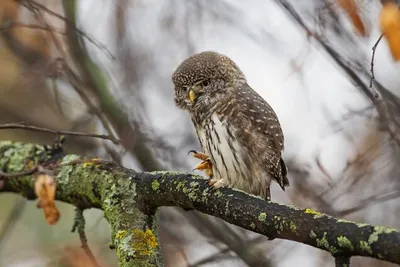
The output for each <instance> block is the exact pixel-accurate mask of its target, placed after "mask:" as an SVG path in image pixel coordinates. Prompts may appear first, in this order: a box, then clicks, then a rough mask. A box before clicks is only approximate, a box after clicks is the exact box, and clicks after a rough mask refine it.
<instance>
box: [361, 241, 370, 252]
mask: <svg viewBox="0 0 400 267" xmlns="http://www.w3.org/2000/svg"><path fill="white" fill-rule="evenodd" d="M360 248H361V250H364V251H366V252H368V253H369V254H372V248H371V246H370V245H369V244H368V242H367V241H360Z"/></svg>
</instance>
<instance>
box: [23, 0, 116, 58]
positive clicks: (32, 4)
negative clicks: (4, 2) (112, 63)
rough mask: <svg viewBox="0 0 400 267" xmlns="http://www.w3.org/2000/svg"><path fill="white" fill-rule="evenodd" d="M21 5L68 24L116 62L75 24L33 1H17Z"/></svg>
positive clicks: (104, 47)
mask: <svg viewBox="0 0 400 267" xmlns="http://www.w3.org/2000/svg"><path fill="white" fill-rule="evenodd" d="M19 2H20V3H21V5H23V6H25V7H26V8H28V9H36V10H38V9H41V10H43V11H44V12H46V13H48V14H50V15H52V16H54V17H56V18H58V19H60V20H63V21H64V22H66V23H68V24H70V25H71V26H72V27H73V28H74V30H76V31H77V32H78V33H79V34H80V35H82V36H83V37H84V38H86V39H87V40H88V41H89V42H91V43H92V44H94V45H95V46H96V47H97V48H99V49H100V50H103V51H104V52H105V53H106V54H107V55H108V56H109V57H110V58H111V59H113V60H116V57H115V56H114V55H113V54H112V53H111V51H110V50H108V48H107V46H105V45H104V44H102V43H101V42H99V41H97V40H96V39H95V38H93V37H90V36H89V35H88V34H86V33H85V32H84V31H82V30H80V29H78V28H77V27H76V26H75V23H74V22H73V21H71V20H69V19H67V18H66V17H64V16H62V15H60V14H58V13H56V12H54V11H52V10H50V9H48V8H47V7H45V6H44V5H41V4H39V3H37V2H35V1H32V0H21V1H19Z"/></svg>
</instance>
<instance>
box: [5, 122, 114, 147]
mask: <svg viewBox="0 0 400 267" xmlns="http://www.w3.org/2000/svg"><path fill="white" fill-rule="evenodd" d="M0 129H3V130H4V129H24V130H30V131H38V132H45V133H52V134H55V135H58V136H59V135H70V136H80V137H93V138H100V139H105V140H110V141H112V142H113V143H114V144H120V143H121V141H120V140H118V139H117V138H114V137H112V136H110V135H103V134H90V133H81V132H71V131H56V130H51V129H47V128H42V127H38V126H32V125H27V124H25V123H6V124H0Z"/></svg>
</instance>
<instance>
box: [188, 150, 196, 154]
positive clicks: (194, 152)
mask: <svg viewBox="0 0 400 267" xmlns="http://www.w3.org/2000/svg"><path fill="white" fill-rule="evenodd" d="M190 153H193V154H197V151H196V150H193V149H192V150H189V152H188V153H187V154H188V155H189V154H190Z"/></svg>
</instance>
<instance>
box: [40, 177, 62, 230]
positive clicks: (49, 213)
mask: <svg viewBox="0 0 400 267" xmlns="http://www.w3.org/2000/svg"><path fill="white" fill-rule="evenodd" d="M35 194H36V196H37V197H38V199H39V201H38V204H37V206H38V208H42V209H43V212H44V217H45V218H46V221H47V223H48V224H55V223H56V222H57V221H58V219H59V218H60V213H59V212H58V210H57V208H56V205H55V203H54V199H55V197H56V183H55V181H54V179H53V177H51V176H50V175H48V174H39V175H38V176H37V177H36V181H35Z"/></svg>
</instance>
